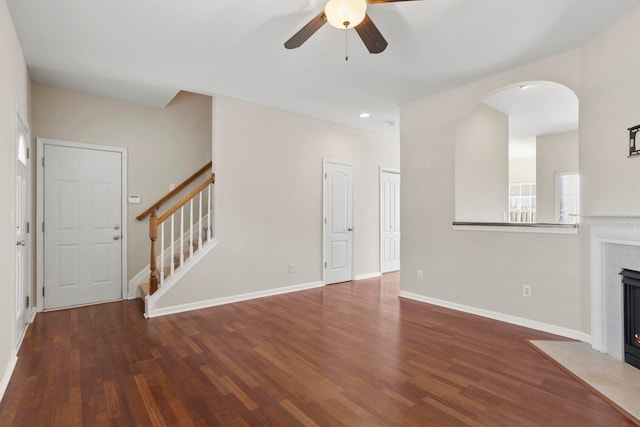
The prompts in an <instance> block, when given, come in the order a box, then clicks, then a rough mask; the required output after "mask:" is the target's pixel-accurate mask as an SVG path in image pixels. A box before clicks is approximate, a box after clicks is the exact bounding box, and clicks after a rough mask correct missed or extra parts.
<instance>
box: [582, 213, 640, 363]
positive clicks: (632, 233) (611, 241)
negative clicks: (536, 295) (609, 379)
mask: <svg viewBox="0 0 640 427" xmlns="http://www.w3.org/2000/svg"><path fill="white" fill-rule="evenodd" d="M586 220H587V222H588V223H589V226H590V232H589V237H590V243H589V246H590V278H591V279H590V288H591V346H592V347H593V348H594V349H595V350H598V351H600V352H603V353H608V354H610V355H612V356H614V357H616V358H617V359H619V360H622V355H623V353H624V351H623V349H622V348H617V347H618V346H617V345H616V346H615V347H616V348H608V347H609V346H611V345H610V344H608V342H610V341H611V340H610V339H608V338H607V334H613V333H615V334H619V336H620V337H622V322H620V325H607V324H606V323H607V322H606V319H607V310H610V309H609V308H607V303H608V300H609V303H611V300H612V298H609V299H608V298H607V295H606V288H607V287H606V279H605V274H606V271H605V270H606V268H605V262H606V259H605V257H606V245H626V246H635V247H640V216H635V215H634V216H614V215H607V216H605V215H589V216H587V217H586ZM621 267H622V266H621ZM621 286H622V285H621ZM613 299H615V298H613ZM616 303H617V302H616ZM619 304H620V307H617V310H622V300H620V301H619ZM614 341H615V340H614Z"/></svg>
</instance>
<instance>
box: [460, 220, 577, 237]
mask: <svg viewBox="0 0 640 427" xmlns="http://www.w3.org/2000/svg"><path fill="white" fill-rule="evenodd" d="M453 229H454V230H467V231H498V232H506V233H546V234H578V231H579V229H580V227H579V224H554V223H541V222H537V223H514V222H472V221H453Z"/></svg>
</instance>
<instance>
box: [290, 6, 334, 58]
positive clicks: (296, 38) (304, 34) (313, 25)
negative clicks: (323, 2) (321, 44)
mask: <svg viewBox="0 0 640 427" xmlns="http://www.w3.org/2000/svg"><path fill="white" fill-rule="evenodd" d="M326 22H327V17H326V16H325V15H324V11H322V12H320V13H319V14H318V15H317V16H316V17H315V18H313V19H312V20H311V21H309V23H307V25H305V26H304V27H302V28H301V29H300V31H298V32H297V33H295V34H294V35H293V36H292V37H291V38H290V39H289V40H287V41H286V42H285V43H284V47H286V48H287V49H295V48H297V47H300V46H302V43H304V42H306V41H307V39H308V38H309V37H311V36H312V35H313V34H314V33H315V32H316V31H318V30H319V29H320V27H322V26H323V25H324V24H325V23H326Z"/></svg>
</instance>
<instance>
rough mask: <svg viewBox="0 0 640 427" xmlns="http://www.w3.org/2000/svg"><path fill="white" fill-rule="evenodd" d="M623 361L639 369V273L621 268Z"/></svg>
mask: <svg viewBox="0 0 640 427" xmlns="http://www.w3.org/2000/svg"><path fill="white" fill-rule="evenodd" d="M620 275H621V276H622V285H623V286H624V290H623V295H624V302H623V305H624V361H625V362H627V363H629V364H631V365H633V366H635V367H636V368H638V369H640V272H638V271H634V270H627V269H626V268H623V269H622V271H620Z"/></svg>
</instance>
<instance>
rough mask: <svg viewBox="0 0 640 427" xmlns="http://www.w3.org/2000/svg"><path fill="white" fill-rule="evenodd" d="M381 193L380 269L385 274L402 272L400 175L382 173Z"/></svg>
mask: <svg viewBox="0 0 640 427" xmlns="http://www.w3.org/2000/svg"><path fill="white" fill-rule="evenodd" d="M380 193H381V194H380V203H381V205H382V206H381V209H380V211H381V212H380V213H381V215H380V221H381V222H382V227H381V234H380V237H381V243H380V248H381V252H382V254H381V264H382V265H381V266H380V269H381V271H382V272H383V273H385V272H387V271H396V270H400V174H399V173H395V172H386V171H384V172H382V174H381V179H380Z"/></svg>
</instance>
